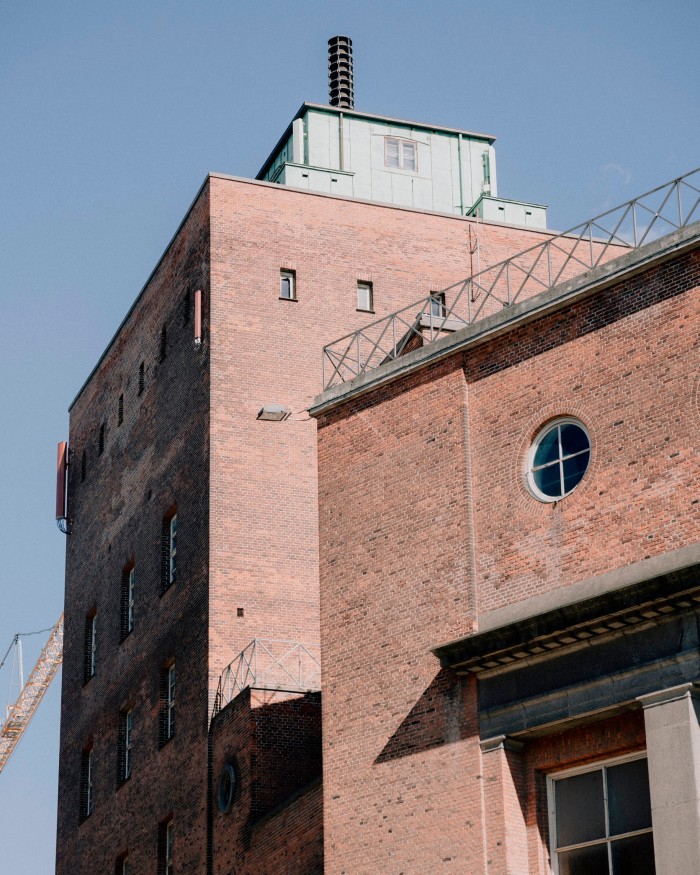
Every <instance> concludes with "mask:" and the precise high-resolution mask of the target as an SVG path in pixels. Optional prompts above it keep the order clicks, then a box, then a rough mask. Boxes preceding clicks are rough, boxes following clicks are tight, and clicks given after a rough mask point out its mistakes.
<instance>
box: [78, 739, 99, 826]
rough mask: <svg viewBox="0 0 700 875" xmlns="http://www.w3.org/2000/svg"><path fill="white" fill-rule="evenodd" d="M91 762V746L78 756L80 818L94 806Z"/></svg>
mask: <svg viewBox="0 0 700 875" xmlns="http://www.w3.org/2000/svg"><path fill="white" fill-rule="evenodd" d="M92 780H93V762H92V748H91V747H90V748H87V749H86V750H84V751H83V752H82V754H81V756H80V820H81V821H82V820H85V819H86V818H88V817H90V815H91V814H92V811H93V807H94V801H95V800H94V794H93V787H92Z"/></svg>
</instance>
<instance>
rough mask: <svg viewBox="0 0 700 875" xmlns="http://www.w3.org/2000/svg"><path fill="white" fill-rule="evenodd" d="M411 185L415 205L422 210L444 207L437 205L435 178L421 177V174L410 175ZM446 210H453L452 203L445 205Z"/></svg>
mask: <svg viewBox="0 0 700 875" xmlns="http://www.w3.org/2000/svg"><path fill="white" fill-rule="evenodd" d="M410 182H411V187H412V189H413V206H414V207H418V208H419V209H421V210H441V209H442V207H440V206H436V204H435V202H434V198H433V180H432V179H429V178H428V179H421V177H419V176H413V177H410ZM445 211H446V212H452V208H451V206H450V205H447V206H446V207H445Z"/></svg>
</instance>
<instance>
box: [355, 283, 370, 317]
mask: <svg viewBox="0 0 700 875" xmlns="http://www.w3.org/2000/svg"><path fill="white" fill-rule="evenodd" d="M357 309H358V310H366V311H367V312H368V313H372V312H373V311H374V295H373V290H372V283H365V282H358V284H357Z"/></svg>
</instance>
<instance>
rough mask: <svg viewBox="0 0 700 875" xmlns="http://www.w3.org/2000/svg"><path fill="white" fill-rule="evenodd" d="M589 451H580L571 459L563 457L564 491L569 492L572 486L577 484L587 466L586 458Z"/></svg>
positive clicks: (588, 457)
mask: <svg viewBox="0 0 700 875" xmlns="http://www.w3.org/2000/svg"><path fill="white" fill-rule="evenodd" d="M590 457H591V454H590V453H581V454H580V455H579V456H574V457H573V459H565V460H564V462H563V463H562V464H563V465H564V492H571V490H572V489H573V488H574V486H577V485H578V484H579V483H580V481H581V478H582V477H583V475H584V474H585V473H586V468H588V460H589V459H590Z"/></svg>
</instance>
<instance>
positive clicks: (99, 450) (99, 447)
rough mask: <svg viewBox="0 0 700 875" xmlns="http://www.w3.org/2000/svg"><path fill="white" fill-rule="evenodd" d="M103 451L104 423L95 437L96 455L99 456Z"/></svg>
mask: <svg viewBox="0 0 700 875" xmlns="http://www.w3.org/2000/svg"><path fill="white" fill-rule="evenodd" d="M104 451H105V424H104V422H103V423H102V425H101V426H100V431H99V434H98V436H97V455H98V456H101V455H102V453H104Z"/></svg>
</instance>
